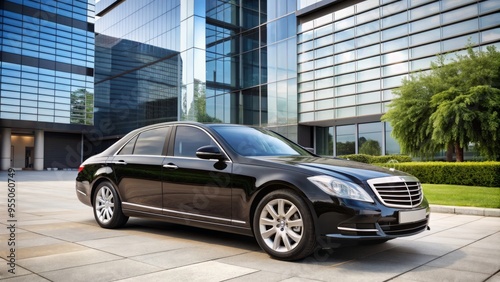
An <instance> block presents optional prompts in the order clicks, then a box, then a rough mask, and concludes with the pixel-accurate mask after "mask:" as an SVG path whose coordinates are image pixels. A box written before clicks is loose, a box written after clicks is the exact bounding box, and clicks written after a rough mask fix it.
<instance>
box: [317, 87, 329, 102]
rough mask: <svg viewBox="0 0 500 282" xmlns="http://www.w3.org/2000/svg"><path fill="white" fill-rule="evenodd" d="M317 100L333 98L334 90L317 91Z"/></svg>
mask: <svg viewBox="0 0 500 282" xmlns="http://www.w3.org/2000/svg"><path fill="white" fill-rule="evenodd" d="M315 97H316V100H321V99H326V98H332V97H333V88H329V89H321V90H317V91H316V93H315Z"/></svg>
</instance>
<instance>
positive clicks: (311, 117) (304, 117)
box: [299, 112, 314, 122]
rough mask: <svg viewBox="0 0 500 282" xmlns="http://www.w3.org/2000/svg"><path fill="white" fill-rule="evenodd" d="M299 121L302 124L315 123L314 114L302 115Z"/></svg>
mask: <svg viewBox="0 0 500 282" xmlns="http://www.w3.org/2000/svg"><path fill="white" fill-rule="evenodd" d="M299 120H300V122H307V121H314V112H308V113H301V114H300V115H299Z"/></svg>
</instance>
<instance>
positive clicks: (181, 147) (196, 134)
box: [174, 126, 215, 158]
mask: <svg viewBox="0 0 500 282" xmlns="http://www.w3.org/2000/svg"><path fill="white" fill-rule="evenodd" d="M208 145H215V142H214V141H213V140H212V138H210V136H208V135H207V134H206V133H205V132H204V131H202V130H201V129H199V128H196V127H192V126H178V127H177V131H176V133H175V144H174V156H176V157H189V158H196V151H197V150H198V149H199V148H200V147H203V146H208Z"/></svg>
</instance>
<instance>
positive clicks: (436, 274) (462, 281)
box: [399, 266, 489, 282]
mask: <svg viewBox="0 0 500 282" xmlns="http://www.w3.org/2000/svg"><path fill="white" fill-rule="evenodd" d="M488 277H489V275H488V274H483V273H477V272H469V271H462V270H456V269H448V268H437V267H431V266H421V267H419V268H417V269H415V270H412V271H411V272H408V273H405V274H403V275H401V276H400V278H402V279H408V280H413V281H424V282H428V281H454V282H481V281H484V280H486V279H487V278H488ZM399 281H401V280H399Z"/></svg>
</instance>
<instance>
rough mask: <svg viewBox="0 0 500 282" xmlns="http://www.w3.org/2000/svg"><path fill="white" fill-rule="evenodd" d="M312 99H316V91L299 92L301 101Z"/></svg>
mask: <svg viewBox="0 0 500 282" xmlns="http://www.w3.org/2000/svg"><path fill="white" fill-rule="evenodd" d="M312 100H314V91H311V92H304V93H300V94H299V102H307V101H312Z"/></svg>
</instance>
